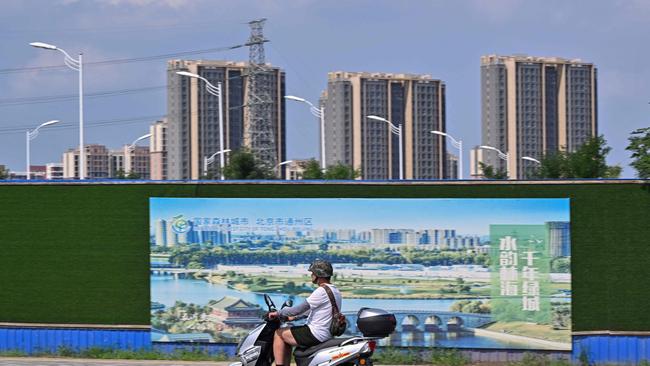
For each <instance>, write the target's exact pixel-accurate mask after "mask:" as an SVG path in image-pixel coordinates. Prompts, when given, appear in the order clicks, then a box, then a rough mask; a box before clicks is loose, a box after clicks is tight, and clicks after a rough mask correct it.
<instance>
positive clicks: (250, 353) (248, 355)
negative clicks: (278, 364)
mask: <svg viewBox="0 0 650 366" xmlns="http://www.w3.org/2000/svg"><path fill="white" fill-rule="evenodd" d="M261 352H262V347H260V346H255V347H253V348H251V349H249V350H246V352H244V354H242V355H241V358H242V359H243V360H244V361H246V363H250V362H252V361H255V360H257V359H258V358H259V357H260V353H261Z"/></svg>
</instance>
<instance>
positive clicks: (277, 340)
mask: <svg viewBox="0 0 650 366" xmlns="http://www.w3.org/2000/svg"><path fill="white" fill-rule="evenodd" d="M297 344H298V342H296V339H295V338H293V334H291V330H290V329H289V328H281V329H278V330H276V331H275V334H274V335H273V356H274V357H275V364H276V366H280V365H282V366H289V365H290V364H291V347H292V346H296V345H297Z"/></svg>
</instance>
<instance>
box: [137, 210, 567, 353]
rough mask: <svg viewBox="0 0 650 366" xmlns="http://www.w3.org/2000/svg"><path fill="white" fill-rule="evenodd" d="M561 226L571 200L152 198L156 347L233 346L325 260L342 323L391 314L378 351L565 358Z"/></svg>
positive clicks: (303, 291)
mask: <svg viewBox="0 0 650 366" xmlns="http://www.w3.org/2000/svg"><path fill="white" fill-rule="evenodd" d="M569 217H570V215H569V199H379V198H375V199H356V198H343V199H321V198H314V199H296V198H287V199H285V198H257V199H251V198H151V199H150V244H151V269H150V273H151V275H150V278H151V324H152V329H153V330H152V340H153V341H157V342H175V341H185V342H187V341H190V342H228V343H230V342H237V341H239V340H240V339H241V337H243V335H245V334H246V333H247V332H248V331H249V330H250V329H251V328H252V327H254V326H255V325H257V324H259V323H260V322H261V316H262V314H263V312H264V309H265V307H264V300H263V294H269V295H271V297H272V298H273V299H274V301H275V302H276V303H277V304H281V303H282V302H284V300H286V299H287V298H293V300H294V303H298V302H300V301H303V300H304V299H305V298H306V297H307V296H309V294H310V293H311V292H312V291H313V290H314V287H313V285H312V284H311V282H310V279H309V273H308V272H307V268H308V266H309V264H310V263H311V262H312V261H313V260H315V259H326V260H329V261H331V262H332V263H333V264H334V272H335V275H334V277H333V279H332V280H333V281H332V282H333V283H334V284H335V285H336V286H337V287H338V288H339V289H340V291H341V293H342V295H343V299H344V300H343V306H342V311H343V312H344V313H345V315H346V316H347V317H348V319H349V322H350V323H352V324H354V322H355V321H356V318H355V317H356V312H357V311H358V310H359V309H360V308H361V307H376V308H382V309H385V310H388V311H391V312H393V313H394V314H395V315H396V317H397V320H398V326H397V329H396V331H395V333H393V334H392V335H391V336H390V337H388V338H385V339H383V340H382V341H381V342H380V345H393V346H425V347H430V346H436V347H454V348H502V349H543V350H570V349H571V329H570V327H571V274H570V258H571V253H570V223H569ZM355 332H356V329H355V327H350V329H349V335H356V334H355Z"/></svg>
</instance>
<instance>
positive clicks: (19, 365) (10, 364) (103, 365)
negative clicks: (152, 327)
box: [0, 357, 229, 366]
mask: <svg viewBox="0 0 650 366" xmlns="http://www.w3.org/2000/svg"><path fill="white" fill-rule="evenodd" d="M228 364H229V363H228V362H186V361H136V360H83V359H71V358H65V359H61V358H27V357H16V358H13V357H12V358H4V357H0V366H208V365H209V366H227V365H228Z"/></svg>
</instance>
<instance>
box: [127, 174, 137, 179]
mask: <svg viewBox="0 0 650 366" xmlns="http://www.w3.org/2000/svg"><path fill="white" fill-rule="evenodd" d="M126 179H140V174H139V173H136V172H129V174H127V176H126Z"/></svg>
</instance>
